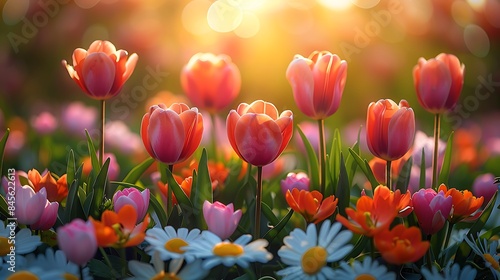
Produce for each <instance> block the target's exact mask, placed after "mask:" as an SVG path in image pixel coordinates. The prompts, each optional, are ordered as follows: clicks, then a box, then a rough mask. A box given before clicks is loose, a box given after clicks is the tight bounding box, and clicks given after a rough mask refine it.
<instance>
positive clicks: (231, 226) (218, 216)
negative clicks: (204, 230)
mask: <svg viewBox="0 0 500 280" xmlns="http://www.w3.org/2000/svg"><path fill="white" fill-rule="evenodd" d="M241 214H242V213H241V210H236V211H234V206H233V204H232V203H229V204H228V205H227V206H226V205H224V204H222V203H220V202H218V201H216V202H214V203H213V204H212V203H210V202H209V201H207V200H205V202H204V203H203V217H204V218H205V222H206V223H207V226H208V230H209V231H211V232H212V233H214V234H215V235H217V236H218V237H220V239H222V240H224V239H227V238H229V237H230V236H231V234H233V232H234V231H235V230H236V228H237V227H238V223H239V222H240V219H241Z"/></svg>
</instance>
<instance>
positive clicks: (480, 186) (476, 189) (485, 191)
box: [472, 173, 498, 204]
mask: <svg viewBox="0 0 500 280" xmlns="http://www.w3.org/2000/svg"><path fill="white" fill-rule="evenodd" d="M494 181H495V176H493V174H491V173H486V174H482V175H479V176H477V178H476V179H475V180H474V183H473V184H472V193H474V195H475V196H476V197H481V196H482V197H484V204H487V203H488V202H490V200H491V198H492V197H493V195H494V194H495V192H496V191H497V190H498V184H495V183H494Z"/></svg>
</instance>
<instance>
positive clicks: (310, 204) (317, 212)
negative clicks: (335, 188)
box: [285, 189, 338, 224]
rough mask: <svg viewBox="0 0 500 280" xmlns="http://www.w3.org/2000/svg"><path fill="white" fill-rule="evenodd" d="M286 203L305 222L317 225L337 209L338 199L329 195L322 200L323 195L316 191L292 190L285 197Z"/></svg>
mask: <svg viewBox="0 0 500 280" xmlns="http://www.w3.org/2000/svg"><path fill="white" fill-rule="evenodd" d="M285 198H286V202H287V203H288V205H289V206H290V207H291V208H292V209H293V211H295V212H297V213H300V214H301V215H302V216H303V217H304V219H305V220H306V222H308V223H315V224H317V223H319V222H321V221H323V220H324V219H326V218H328V217H330V216H331V215H332V214H333V212H335V209H336V208H337V203H338V199H337V198H336V197H335V196H334V195H331V196H329V197H327V198H325V200H323V195H322V194H321V193H320V192H318V191H312V192H310V191H306V190H300V191H299V190H298V189H293V190H292V191H291V192H290V190H288V191H287V192H286V195H285Z"/></svg>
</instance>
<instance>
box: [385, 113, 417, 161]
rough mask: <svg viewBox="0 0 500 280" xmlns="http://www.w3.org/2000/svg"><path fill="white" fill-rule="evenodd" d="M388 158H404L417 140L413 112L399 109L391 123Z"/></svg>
mask: <svg viewBox="0 0 500 280" xmlns="http://www.w3.org/2000/svg"><path fill="white" fill-rule="evenodd" d="M388 135H389V138H388V147H389V151H388V155H387V156H388V157H389V158H390V159H391V160H396V159H399V158H401V157H402V156H404V155H405V154H406V153H407V152H408V150H409V149H410V148H411V146H412V145H413V139H414V138H415V115H414V113H413V110H412V109H411V108H410V109H405V108H402V109H399V110H398V111H397V112H396V113H395V114H394V115H393V117H392V119H391V121H390V122H389V131H388Z"/></svg>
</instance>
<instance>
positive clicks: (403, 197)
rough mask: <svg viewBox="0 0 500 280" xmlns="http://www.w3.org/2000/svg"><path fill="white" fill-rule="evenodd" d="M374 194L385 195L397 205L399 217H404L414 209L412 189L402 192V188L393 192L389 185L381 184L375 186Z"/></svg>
mask: <svg viewBox="0 0 500 280" xmlns="http://www.w3.org/2000/svg"><path fill="white" fill-rule="evenodd" d="M374 196H380V197H383V198H385V199H387V200H388V201H389V202H390V203H394V204H395V205H397V206H396V209H397V211H398V217H401V218H404V217H406V216H408V215H409V214H410V213H411V212H412V211H413V205H412V201H411V192H410V191H407V192H406V193H405V194H401V191H400V190H396V191H395V192H393V191H391V190H389V188H388V187H386V186H383V185H379V186H378V187H376V188H375V193H374Z"/></svg>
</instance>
